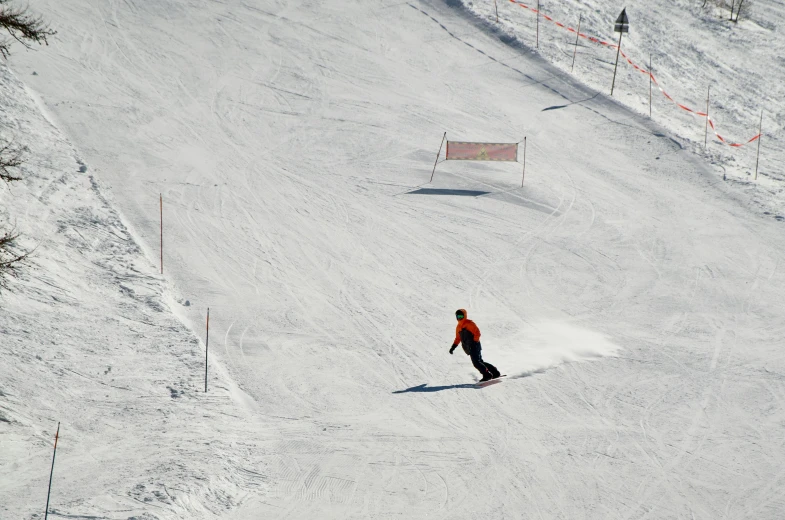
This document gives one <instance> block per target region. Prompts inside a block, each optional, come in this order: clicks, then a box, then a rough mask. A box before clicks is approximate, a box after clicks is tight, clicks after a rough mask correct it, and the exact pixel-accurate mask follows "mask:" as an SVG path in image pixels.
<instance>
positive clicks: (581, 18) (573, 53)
mask: <svg viewBox="0 0 785 520" xmlns="http://www.w3.org/2000/svg"><path fill="white" fill-rule="evenodd" d="M581 20H583V14H581V15H580V16H579V17H578V32H577V33H576V34H575V50H574V51H572V66H571V67H570V72H572V69H574V68H575V55H576V54H578V37H579V36H580V35H581Z"/></svg>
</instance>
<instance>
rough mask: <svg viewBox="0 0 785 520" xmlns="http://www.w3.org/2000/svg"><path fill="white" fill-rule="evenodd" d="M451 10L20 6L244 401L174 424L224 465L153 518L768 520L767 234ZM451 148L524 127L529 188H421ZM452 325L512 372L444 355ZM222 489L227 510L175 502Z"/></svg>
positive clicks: (773, 428)
mask: <svg viewBox="0 0 785 520" xmlns="http://www.w3.org/2000/svg"><path fill="white" fill-rule="evenodd" d="M452 4H454V3H452V2H451V3H450V4H444V3H442V2H440V1H437V0H432V1H422V2H420V1H412V2H402V3H391V4H378V3H369V2H356V1H338V0H327V1H324V2H310V1H306V2H303V3H297V4H292V3H287V2H275V1H249V0H245V1H241V0H226V1H223V2H212V1H211V2H208V1H202V0H188V1H185V0H178V1H176V0H166V1H162V2H141V1H133V0H127V1H124V2H120V1H116V0H112V1H108V2H102V3H100V4H98V5H96V3H95V2H91V1H88V0H71V1H69V2H56V1H54V0H39V1H37V2H35V4H34V5H35V8H36V9H39V10H41V11H42V12H45V13H49V15H50V16H51V17H52V18H53V19H56V20H58V29H59V30H60V36H59V40H58V41H57V42H55V43H54V46H53V47H52V48H50V49H48V50H47V52H46V53H44V52H37V53H26V54H21V53H20V55H19V56H17V57H16V59H15V60H14V61H13V65H14V67H15V68H16V69H17V70H19V71H20V74H24V75H25V77H26V78H28V80H29V81H28V83H29V85H30V86H31V88H33V89H34V90H36V91H37V92H39V93H40V95H41V96H42V98H43V100H44V102H45V104H46V106H47V107H48V109H49V110H51V111H52V113H53V114H54V116H53V117H54V118H55V119H56V120H57V121H58V124H60V125H62V128H64V129H65V131H66V132H67V134H68V135H69V137H70V138H71V139H73V141H74V143H75V144H76V146H77V147H78V148H79V150H80V151H81V153H82V154H84V156H85V160H86V161H87V162H88V163H89V164H90V165H95V167H96V169H97V171H98V173H97V175H99V176H100V178H101V179H103V180H104V181H105V182H106V183H107V184H108V185H110V186H111V190H112V193H113V195H114V201H115V203H116V204H117V206H118V208H119V210H120V211H121V213H122V214H123V215H124V217H125V218H126V219H127V220H128V221H129V222H130V223H131V226H132V227H133V229H134V230H135V233H136V235H137V236H138V237H140V240H141V243H142V244H143V247H144V248H145V250H146V253H147V255H148V258H149V259H150V260H154V259H155V258H156V257H157V253H158V251H157V243H158V234H157V233H158V213H157V211H158V194H159V193H162V194H163V197H164V204H165V214H164V221H165V227H166V231H165V233H166V237H165V239H166V244H167V245H166V248H167V249H166V252H165V268H166V273H165V276H166V278H167V280H170V281H171V282H172V284H173V287H174V289H173V291H175V292H176V293H177V294H179V296H175V297H174V299H176V300H178V301H180V302H182V301H184V300H185V299H188V300H190V302H191V303H192V304H193V305H190V306H188V307H186V306H179V307H177V306H175V311H176V312H177V313H178V314H179V315H180V316H182V317H183V319H184V321H185V322H186V323H187V324H188V325H189V326H190V327H191V328H192V329H193V330H195V331H197V333H200V334H203V333H202V332H201V331H202V327H203V321H204V314H205V310H206V308H207V307H210V309H211V338H212V339H211V349H212V350H213V351H215V352H216V361H217V362H218V364H219V366H225V367H226V369H227V371H228V374H229V375H230V376H231V380H233V381H236V382H237V384H238V385H239V387H240V388H241V389H242V390H243V391H244V392H245V393H246V394H247V397H248V398H247V399H245V400H242V401H240V400H237V401H236V403H238V404H237V406H238V407H241V409H242V410H243V411H242V414H241V413H239V412H235V413H233V415H234V416H232V415H230V414H227V415H224V419H223V420H220V419H217V420H214V421H211V424H215V425H216V428H218V429H226V430H228V431H229V433H228V434H227V436H228V438H230V439H234V441H232V442H229V441H226V440H225V439H226V437H227V436H223V435H221V434H220V433H218V434H216V433H213V432H211V431H209V428H207V427H204V428H200V429H198V430H192V429H188V430H187V431H188V434H187V435H188V437H187V439H188V440H190V441H192V442H194V443H195V442H197V439H199V440H200V442H203V443H205V444H204V446H206V447H205V448H204V449H217V448H216V443H218V444H217V446H220V447H221V448H220V454H221V455H222V456H223V455H225V456H226V457H227V458H229V460H228V461H227V462H224V460H223V459H220V460H221V464H219V465H218V469H217V470H215V464H212V463H211V462H212V460H215V459H212V460H209V462H208V459H207V458H205V462H204V463H203V464H201V465H197V466H196V470H197V471H194V474H189V472H188V471H187V470H185V469H184V470H183V471H182V474H181V476H182V477H183V479H184V480H185V481H186V482H189V483H190V484H189V485H190V486H192V487H188V486H186V487H185V488H184V489H183V491H181V492H180V494H175V496H176V499H175V500H176V501H175V503H174V505H173V504H172V503H170V502H171V500H170V501H169V502H167V499H166V496H165V495H164V496H163V497H159V498H160V499H157V498H154V497H151V498H152V501H151V502H148V505H149V509H147V510H146V512H147V514H148V515H151V516H152V517H157V518H200V517H204V518H237V519H252V518H393V517H397V518H424V517H426V516H428V517H436V518H488V517H489V516H493V517H502V518H528V517H532V518H597V519H600V518H609V517H620V518H642V517H647V518H696V519H697V518H704V519H713V518H719V517H723V516H725V517H730V518H736V517H746V516H752V515H754V516H755V517H757V518H779V517H780V516H781V514H782V512H783V510H785V503H783V498H782V495H781V492H780V491H779V490H780V489H781V488H782V486H783V484H785V482H784V481H785V473H783V472H782V469H781V468H782V466H783V462H785V461H784V460H783V459H785V457H784V456H783V453H785V452H783V450H782V447H783V444H785V433H784V431H785V430H783V423H784V422H785V410H784V409H783V403H784V402H785V401H783V399H785V362H784V361H783V356H782V355H781V345H782V334H783V330H785V319H784V318H785V316H783V310H782V305H781V294H782V290H783V285H784V283H785V275H784V274H783V272H784V271H783V269H782V266H781V265H780V264H781V263H782V256H783V253H782V252H783V250H784V249H783V247H784V246H785V238H783V229H785V228H783V225H784V224H783V223H782V222H780V221H779V220H777V219H775V218H772V216H765V215H763V214H762V213H761V212H758V211H755V210H751V206H752V204H751V202H750V198H749V197H748V195H746V194H744V193H743V192H740V191H739V190H737V188H736V186H734V185H729V184H726V183H724V182H723V181H722V180H721V178H720V177H718V176H717V175H716V174H715V173H713V172H712V171H711V170H710V169H709V167H708V166H706V165H705V163H704V162H702V160H701V159H699V158H697V157H696V156H694V155H692V154H691V153H690V152H689V151H688V150H685V148H684V145H683V144H682V143H681V142H680V141H679V140H676V139H674V138H672V137H671V136H670V135H669V134H668V133H667V131H665V130H664V129H663V128H662V127H659V126H657V125H656V124H654V123H652V122H650V121H648V120H647V119H645V118H643V117H640V116H638V115H635V114H633V113H631V112H629V111H628V110H627V109H626V108H624V107H622V106H620V105H618V104H616V103H615V102H614V101H612V100H610V101H609V100H608V99H607V98H606V97H604V96H603V95H598V94H597V93H596V92H595V91H593V90H591V89H590V88H589V87H586V86H583V85H581V84H579V83H577V81H575V80H574V79H572V78H571V77H570V76H568V75H567V74H564V73H563V72H560V71H559V70H557V69H555V68H554V67H553V66H552V65H550V64H548V63H547V62H546V61H545V60H543V59H541V58H538V57H537V56H534V55H532V54H530V53H528V52H526V50H525V49H522V48H520V47H518V46H516V45H515V44H514V42H513V44H512V45H508V44H505V43H504V42H503V41H501V40H500V38H499V37H498V35H496V34H494V33H492V32H488V31H487V30H486V27H485V25H483V24H476V23H475V20H474V18H472V17H471V16H470V14H469V13H467V12H466V11H464V10H463V9H461V8H459V7H458V6H454V5H453V6H451V5H452ZM505 39H507V38H505ZM33 71H35V72H37V75H35V76H33V75H32V72H33ZM444 131H447V135H448V138H450V139H453V140H483V141H495V142H505V141H506V142H510V141H518V140H521V139H523V137H524V136H526V137H527V144H528V148H527V171H526V186H525V187H524V188H521V187H520V174H521V171H520V169H519V168H518V167H517V166H516V165H509V164H502V165H486V164H473V163H443V164H440V165H439V168H438V169H437V172H436V176H435V179H434V182H433V183H432V184H430V185H426V184H425V183H427V181H428V178H429V177H430V173H431V171H430V168H431V165H432V161H433V159H434V157H435V152H436V149H437V147H438V144H439V140H440V139H441V136H442V133H443V132H444ZM780 218H781V217H780ZM458 307H466V308H468V310H469V315H470V317H472V318H474V319H475V320H476V321H477V323H478V324H479V326H480V328H481V329H482V332H483V345H484V355H485V357H486V358H487V359H488V360H489V361H491V362H493V363H494V364H496V365H497V366H499V367H500V368H501V369H502V370H503V371H504V372H506V373H508V374H510V376H511V377H510V378H508V379H507V380H506V381H504V382H503V383H501V384H496V385H492V386H491V387H489V388H485V389H482V390H477V389H476V388H474V387H473V386H472V385H470V384H468V383H470V382H471V381H472V379H473V377H475V374H474V371H473V369H472V368H471V366H470V364H469V361H468V359H467V358H465V356H463V355H460V354H459V352H456V355H455V356H450V355H449V354H448V353H447V349H448V347H449V345H450V344H451V342H452V337H453V331H454V318H453V311H454V309H456V308H458ZM107 314H108V315H109V316H111V314H112V313H111V312H109V313H107ZM160 319H162V320H163V319H165V317H164V316H162V317H160ZM178 330H179V329H178ZM178 330H172V331H171V332H172V333H177V332H178ZM139 341H146V342H147V345H148V348H152V347H149V345H151V344H152V343H154V341H155V340H154V338H153V339H149V338H145V337H144V336H142V337H140V338H139ZM183 341H186V340H183ZM213 346H215V347H216V348H215V349H213ZM583 361H590V362H583ZM181 377H182V378H183V381H184V383H183V385H184V386H187V385H192V386H194V385H196V384H198V378H199V374H198V372H197V371H196V370H193V367H192V366H189V365H188V364H185V365H184V366H183V374H182V376H181ZM227 381H229V380H227ZM225 384H226V385H229V383H228V382H227V383H225ZM161 386H162V387H164V388H165V384H164V383H163V382H162V383H161ZM161 391H164V390H161ZM167 391H168V390H167ZM209 395H211V396H212V394H209ZM233 395H240V394H239V390H235V391H233ZM198 399H199V397H198V396H196V395H194V400H198ZM174 401H175V400H173V402H174ZM178 402H179V401H178ZM224 404H225V405H226V406H227V407H229V406H232V405H231V403H224ZM188 413H190V412H189V410H188V409H185V410H183V412H182V414H181V413H180V412H179V411H175V410H173V411H172V414H173V415H174V416H176V418H177V420H178V421H186V420H187V418H188ZM138 427H139V428H140V429H144V425H139V426H138ZM235 429H240V430H239V432H238V430H235ZM243 429H245V430H246V431H247V432H248V433H247V435H243V433H242V431H243ZM152 430H153V431H157V430H155V427H154V426H153V428H152ZM156 435H158V434H157V433H156ZM129 437H131V435H129ZM174 438H175V436H174V435H172V436H171V437H168V438H163V437H162V438H156V439H155V440H154V442H155V443H159V444H157V446H158V447H157V448H155V449H156V450H160V451H156V452H154V453H145V452H142V453H140V454H139V459H141V460H142V461H145V460H147V459H148V458H151V457H160V456H161V454H163V453H170V454H172V453H173V454H177V449H176V446H178V445H179V446H182V445H184V444H185V442H186V441H184V440H183V441H180V440H177V441H176V440H174ZM238 439H242V443H241V442H240V441H239V440H238ZM137 441H138V439H135V438H134V439H129V442H128V444H127V445H126V444H125V443H124V442H123V439H122V438H121V437H118V439H117V441H116V444H117V445H120V446H122V448H120V449H123V450H126V449H128V450H130V451H129V452H128V453H131V454H133V451H134V449H135V445H134V444H133V442H137ZM178 443H180V444H178ZM173 446H175V447H174V448H173ZM41 456H42V457H45V456H46V455H41ZM172 456H174V455H172ZM232 457H234V458H235V459H231V458H232ZM235 461H236V462H235ZM243 463H244V464H243ZM140 464H143V462H140ZM90 469H91V470H93V471H101V470H100V469H99V467H98V465H97V464H96V465H93V466H92V467H91V468H90ZM213 470H215V471H217V472H218V473H217V474H218V475H219V476H217V477H216V476H212V480H210V481H209V483H207V489H209V490H211V491H212V493H213V496H214V497H215V498H216V501H215V502H218V503H220V504H221V505H225V506H226V509H225V510H223V511H221V512H218V511H215V510H208V509H207V508H208V507H209V504H211V503H212V502H211V501H210V498H211V497H210V496H205V495H203V494H202V495H200V494H199V493H198V492H196V491H192V490H198V489H204V488H201V487H199V486H200V485H204V484H205V481H204V480H200V477H202V476H205V477H204V478H207V477H206V475H212V471H213ZM221 472H222V473H221ZM158 475H159V470H158V469H157V468H156V467H152V468H150V470H149V473H148V476H149V478H151V479H152V478H157V477H158ZM135 483H136V482H135V481H134V480H133V479H127V478H123V479H119V480H118V483H117V487H116V488H112V489H108V490H107V491H106V494H107V495H108V496H109V497H113V498H112V499H113V500H117V499H116V496H117V495H118V494H119V495H120V496H128V495H129V494H130V493H131V492H130V491H129V490H131V489H134V488H133V487H132V484H135ZM96 485H99V484H96ZM72 492H73V494H75V495H80V496H84V497H89V496H93V493H92V492H91V491H90V489H89V488H87V487H84V486H81V487H80V486H74V488H73V489H72ZM155 496H157V495H155ZM85 500H86V499H85ZM84 503H85V504H88V505H89V507H84V508H82V509H78V506H80V503H75V502H69V503H68V504H69V505H68V508H67V509H66V508H65V507H62V506H60V510H61V511H62V514H64V515H65V514H68V515H77V514H80V515H90V514H92V515H96V512H95V511H94V510H92V509H90V507H96V506H93V505H92V504H93V503H92V502H87V501H85V502H84ZM182 504H197V505H198V508H197V506H192V509H191V510H189V512H188V514H185V515H184V514H183V512H182V509H178V507H182ZM98 514H103V515H106V516H108V517H119V518H122V516H120V515H119V513H111V514H112V515H114V516H110V513H107V512H106V510H103V511H98ZM129 516H130V515H129Z"/></svg>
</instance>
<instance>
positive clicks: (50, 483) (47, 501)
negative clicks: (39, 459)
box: [44, 422, 60, 520]
mask: <svg viewBox="0 0 785 520" xmlns="http://www.w3.org/2000/svg"><path fill="white" fill-rule="evenodd" d="M59 436H60V423H59V422H58V423H57V433H55V449H54V452H52V470H51V471H50V472H49V490H48V491H47V492H46V512H45V513H44V520H46V519H47V518H49V495H51V493H52V475H54V473H55V455H57V438H58V437H59Z"/></svg>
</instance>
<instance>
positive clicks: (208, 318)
mask: <svg viewBox="0 0 785 520" xmlns="http://www.w3.org/2000/svg"><path fill="white" fill-rule="evenodd" d="M209 347H210V307H207V335H206V336H205V341H204V391H205V393H206V392H207V349H208V348H209Z"/></svg>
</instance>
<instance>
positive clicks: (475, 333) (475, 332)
mask: <svg viewBox="0 0 785 520" xmlns="http://www.w3.org/2000/svg"><path fill="white" fill-rule="evenodd" d="M461 310H462V311H463V316H464V318H463V319H462V320H461V321H459V322H458V325H457V326H456V327H455V342H454V343H453V345H457V344H458V343H463V349H464V350H465V351H467V353H468V349H469V348H470V347H471V345H466V342H465V341H463V342H462V341H461V339H462V338H461V331H463V330H466V332H469V333H471V336H472V339H474V341H475V342H479V341H480V329H479V328H478V327H477V325H476V324H475V323H474V322H473V321H472V320H470V319H469V315H468V314H467V313H466V310H465V309H461ZM464 334H465V335H466V336H468V334H466V333H465V332H464ZM467 339H468V338H467Z"/></svg>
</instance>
